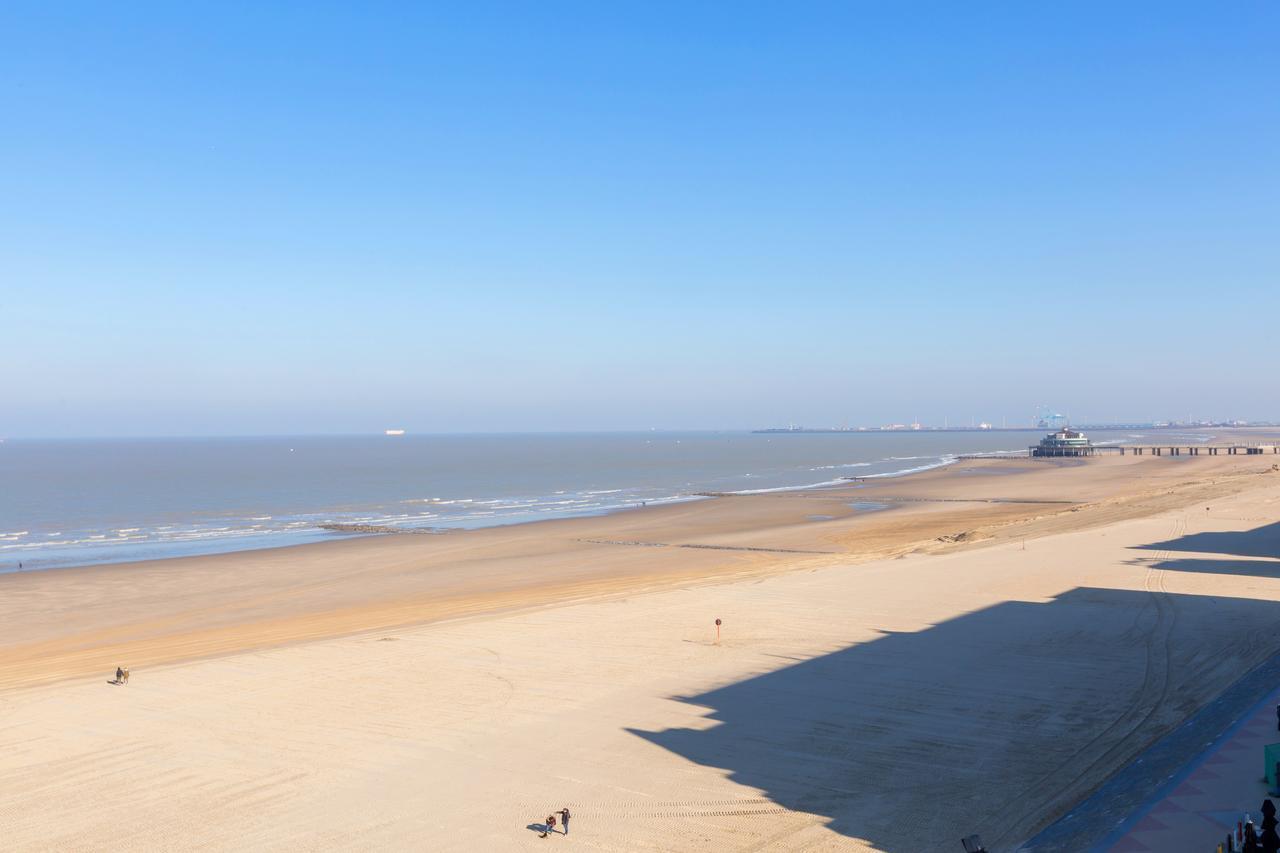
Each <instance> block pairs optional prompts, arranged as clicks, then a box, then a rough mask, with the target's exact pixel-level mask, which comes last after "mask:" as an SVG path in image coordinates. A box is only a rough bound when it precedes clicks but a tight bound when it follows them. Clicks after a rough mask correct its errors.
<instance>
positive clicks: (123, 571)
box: [0, 457, 1264, 689]
mask: <svg viewBox="0 0 1280 853" xmlns="http://www.w3.org/2000/svg"><path fill="white" fill-rule="evenodd" d="M1247 458H1248V457H1209V458H1207V459H1205V460H1204V461H1199V460H1197V461H1195V462H1193V463H1191V464H1192V465H1195V466H1198V468H1197V470H1199V471H1200V472H1201V473H1208V472H1210V471H1213V470H1221V471H1224V472H1232V471H1237V472H1238V471H1240V470H1245V469H1248V468H1250V467H1252V468H1257V469H1259V470H1264V469H1262V468H1261V467H1260V466H1259V465H1258V464H1256V462H1255V463H1254V464H1253V465H1252V466H1250V465H1249V464H1248V463H1241V462H1239V461H1236V462H1232V461H1230V460H1241V459H1247ZM1208 459H1213V460H1215V461H1214V462H1208ZM1217 460H1221V461H1217ZM1011 464H1012V465H1015V466H1017V467H1015V468H1011V467H1010V466H1011ZM1186 464H1187V463H1185V462H1176V461H1172V460H1166V459H1161V460H1153V459H1152V458H1151V457H1128V458H1127V461H1119V460H1093V461H1090V462H1089V463H1087V465H1086V464H1081V463H1078V462H1074V461H1066V462H1044V461H1036V462H1031V461H1029V460H1023V461H1021V462H1013V463H1011V462H1010V461H1009V460H1007V459H998V460H990V461H966V462H963V463H956V464H950V465H946V466H942V467H937V468H933V469H931V470H927V471H922V472H919V473H916V474H912V475H908V476H903V477H896V478H881V479H873V480H871V481H870V482H867V481H861V482H854V483H849V484H847V485H844V486H831V487H824V488H818V489H800V490H786V491H780V492H767V493H757V494H746V495H735V496H727V497H721V498H717V499H706V500H698V501H688V502H679V503H671V504H663V505H659V506H649V507H643V508H633V509H630V510H625V511H620V512H616V513H610V514H607V515H597V516H584V517H574V518H561V519H545V520H540V521H536V522H529V523H525V524H516V525H503V526H495V527H487V528H479V529H473V530H463V531H458V532H456V533H451V534H449V535H444V536H421V535H412V534H378V535H353V536H340V537H338V538H335V539H332V540H327V541H322V542H315V543H308V544H300V545H288V546H281V547H278V548H266V549H254V550H248V551H236V552H226V553H220V554H212V555H201V556H196V557H173V558H166V559H158V560H149V561H141V562H121V563H109V564H97V565H89V566H77V567H67V568H61V569H57V570H56V571H51V572H46V571H34V572H22V573H8V574H5V575H0V624H5V623H6V622H7V623H8V624H9V625H10V626H11V628H10V630H8V631H0V650H3V651H5V652H6V655H5V656H4V659H3V660H0V689H4V688H5V687H15V686H21V685H25V684H31V683H45V682H50V681H57V680H61V679H64V678H74V677H77V676H80V675H83V674H87V673H88V672H92V671H96V670H97V669H100V668H102V667H104V666H108V667H109V666H113V664H111V663H110V662H111V661H113V660H117V659H126V660H130V661H132V662H134V664H135V665H145V666H154V665H158V664H167V663H173V662H180V661H183V660H192V659H197V658H201V657H207V656H210V655H221V654H232V653H235V652H237V651H243V650H247V649H261V648H268V647H272V646H277V645H281V644H287V643H292V642H298V641H306V640H313V639H317V638H322V637H333V636H343V635H350V634H354V633H360V632H364V631H376V630H380V629H383V628H386V627H389V626H404V625H411V624H423V623H427V622H434V621H439V620H441V619H451V618H456V617H458V616H465V615H479V614H487V613H494V612H500V611H505V610H509V609H511V608H513V607H517V608H523V607H537V606H544V605H547V604H554V603H557V602H561V601H564V600H580V599H582V598H584V597H587V598H589V597H593V596H595V597H608V596H612V595H625V594H631V593H634V592H637V591H645V590H652V589H662V588H669V587H678V586H688V585H690V584H706V583H723V582H726V581H730V580H733V579H735V578H742V577H747V576H767V575H772V574H779V573H785V572H789V571H795V570H800V569H804V568H813V567H816V566H820V565H830V564H833V563H840V564H846V565H852V564H857V563H862V562H866V561H868V560H872V559H877V558H882V557H892V556H899V555H901V554H906V553H936V552H939V551H944V550H950V549H956V548H966V547H975V546H979V547H980V546H981V545H982V544H983V543H984V542H987V543H990V542H995V541H999V540H1001V539H1004V538H1007V537H1009V536H1011V535H1015V533H1016V535H1020V536H1024V537H1036V536H1040V535H1047V534H1049V533H1053V532H1057V531H1060V530H1071V529H1079V528H1082V527H1084V526H1087V525H1088V524H1089V523H1090V521H1091V519H1092V518H1094V517H1095V516H1096V519H1097V520H1096V522H1095V523H1106V522H1107V521H1109V520H1113V519H1114V518H1117V517H1123V516H1124V515H1125V514H1126V513H1128V514H1131V515H1132V514H1139V515H1140V514H1142V513H1144V512H1150V511H1153V510H1149V509H1147V508H1146V507H1145V506H1144V505H1140V504H1138V505H1129V506H1126V504H1125V502H1126V501H1129V503H1130V504H1132V500H1131V498H1132V497H1133V496H1134V495H1138V496H1141V495H1143V494H1146V493H1151V492H1153V489H1152V487H1153V486H1155V487H1156V488H1155V491H1156V492H1160V491H1162V488H1161V484H1168V485H1177V483H1178V482H1179V481H1180V480H1182V479H1185V476H1184V475H1185V474H1186V473H1189V470H1188V469H1186V468H1185V467H1182V466H1185V465H1186ZM993 468H994V469H996V471H997V472H998V473H992V469H993ZM1130 469H1133V470H1142V471H1144V472H1146V473H1143V474H1142V475H1141V477H1138V478H1137V479H1135V478H1134V477H1133V476H1131V474H1132V471H1131V470H1130ZM1230 476H1235V475H1234V474H1233V475H1230ZM1144 479H1145V480H1150V482H1143V480H1144ZM1233 487H1234V486H1231V485H1230V484H1228V486H1226V488H1233ZM1064 489H1065V490H1066V491H1063V490H1064ZM1019 492H1020V493H1019ZM1046 496H1047V497H1046ZM1046 499H1048V500H1053V501H1059V503H1045V502H1044V501H1045V500H1046ZM1150 499H1151V503H1152V505H1153V506H1164V505H1165V504H1166V503H1167V501H1168V496H1167V495H1158V496H1150ZM1117 501H1118V503H1117ZM868 503H877V504H888V506H889V507H890V510H891V511H886V510H884V509H879V508H875V509H867V508H862V509H859V508H858V507H859V505H861V506H862V507H866V506H867V504H868ZM1089 504H1098V507H1096V508H1095V509H1096V510H1098V511H1096V512H1094V513H1088V512H1084V513H1082V512H1078V511H1076V510H1077V509H1078V507H1079V506H1084V505H1089ZM1015 529H1016V530H1015ZM1011 531H1013V532H1011ZM655 546H662V547H655ZM87 600H92V601H94V602H95V605H96V607H95V609H93V610H91V611H89V612H86V609H85V604H84V602H86V601H87ZM53 615H57V617H58V618H61V619H66V620H69V622H70V623H71V624H75V625H76V626H77V630H75V631H71V632H68V631H66V630H63V629H61V623H59V622H57V621H51V619H50V618H49V617H50V616H53Z"/></svg>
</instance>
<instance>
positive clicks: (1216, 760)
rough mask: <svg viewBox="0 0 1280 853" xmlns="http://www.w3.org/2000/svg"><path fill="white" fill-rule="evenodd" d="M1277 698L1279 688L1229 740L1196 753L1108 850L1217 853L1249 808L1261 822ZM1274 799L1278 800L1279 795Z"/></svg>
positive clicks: (1278, 734) (1276, 734)
mask: <svg viewBox="0 0 1280 853" xmlns="http://www.w3.org/2000/svg"><path fill="white" fill-rule="evenodd" d="M1277 702H1280V690H1277V691H1276V692H1274V693H1273V694H1272V695H1271V696H1270V697H1268V698H1267V701H1265V702H1264V703H1263V704H1262V705H1261V706H1260V707H1259V708H1258V710H1257V711H1255V712H1254V713H1253V714H1252V715H1251V716H1250V718H1249V720H1248V721H1247V722H1246V723H1245V724H1244V725H1241V726H1239V727H1237V728H1236V729H1235V731H1234V732H1232V733H1231V735H1230V736H1229V737H1228V738H1227V739H1226V740H1225V741H1222V742H1219V743H1217V744H1215V745H1214V746H1213V747H1211V748H1210V749H1208V750H1206V751H1205V752H1203V753H1201V754H1200V755H1199V756H1197V757H1196V758H1195V760H1194V761H1192V762H1191V763H1190V764H1189V765H1188V766H1187V768H1186V770H1185V771H1184V772H1185V774H1186V775H1185V776H1184V777H1183V781H1182V782H1181V783H1180V784H1178V785H1176V786H1175V787H1174V788H1173V789H1172V790H1171V791H1165V792H1163V793H1162V794H1158V795H1156V797H1155V798H1154V799H1152V800H1151V801H1149V802H1148V803H1147V804H1146V805H1145V806H1143V808H1142V809H1140V810H1139V811H1138V812H1136V813H1135V817H1134V819H1133V822H1132V823H1131V824H1130V826H1129V827H1128V829H1127V830H1126V831H1125V833H1124V834H1123V835H1122V836H1120V838H1119V839H1118V840H1117V841H1116V842H1115V843H1114V844H1112V845H1111V846H1109V847H1107V848H1105V849H1106V850H1109V851H1112V853H1130V852H1131V851H1132V853H1137V851H1144V850H1150V851H1157V850H1158V851H1161V853H1214V851H1216V850H1217V847H1218V843H1219V842H1222V841H1224V840H1225V838H1226V834H1227V832H1228V831H1233V832H1234V830H1235V828H1236V822H1237V821H1241V820H1244V816H1245V813H1248V814H1249V815H1250V816H1251V817H1252V818H1253V820H1254V821H1255V823H1260V822H1261V820H1262V815H1261V813H1260V812H1259V807H1260V806H1261V805H1262V801H1263V800H1264V799H1266V797H1267V785H1266V782H1265V781H1263V779H1262V764H1263V759H1262V748H1263V747H1264V746H1266V745H1267V744H1271V743H1280V731H1277V730H1276V712H1275V706H1276V703H1277ZM1210 768H1212V769H1210ZM1276 802H1277V805H1280V797H1277V798H1276ZM1157 816H1158V819H1157ZM1259 829H1261V827H1260V826H1259Z"/></svg>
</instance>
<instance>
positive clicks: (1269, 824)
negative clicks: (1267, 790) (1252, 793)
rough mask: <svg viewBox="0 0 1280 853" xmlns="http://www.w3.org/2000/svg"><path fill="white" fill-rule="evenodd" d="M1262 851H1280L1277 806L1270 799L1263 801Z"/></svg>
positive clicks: (1266, 852) (1277, 852)
mask: <svg viewBox="0 0 1280 853" xmlns="http://www.w3.org/2000/svg"><path fill="white" fill-rule="evenodd" d="M1259 841H1261V842H1262V846H1261V850H1262V853H1280V835H1276V807H1275V804H1274V803H1272V802H1271V801H1270V800H1263V801H1262V837H1261V838H1260V839H1259Z"/></svg>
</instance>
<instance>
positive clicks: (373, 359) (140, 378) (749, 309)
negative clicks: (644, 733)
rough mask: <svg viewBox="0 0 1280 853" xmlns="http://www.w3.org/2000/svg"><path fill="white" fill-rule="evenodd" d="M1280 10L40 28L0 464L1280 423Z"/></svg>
mask: <svg viewBox="0 0 1280 853" xmlns="http://www.w3.org/2000/svg"><path fill="white" fill-rule="evenodd" d="M1277 42H1280V7H1278V6H1276V5H1275V4H1267V3H1260V2H1251V3H1241V4H1234V5H1231V6H1227V7H1221V6H1219V7H1202V6H1194V5H1170V4H1163V3H1162V4H1154V3H1152V4H1144V3H1135V4H1125V5H1123V6H1116V5H1114V4H1102V3H1083V4H1071V5H1069V6H1053V7H1049V6H1025V7H1014V8H1008V7H1001V8H997V7H995V6H991V7H981V6H978V7H975V6H963V7H960V6H955V5H952V4H922V5H914V6H912V7H910V8H907V7H872V6H869V5H868V6H862V5H852V4H822V3H818V4H809V5H805V6H803V7H786V8H783V7H777V6H773V5H769V4H746V5H740V6H735V7H733V8H732V9H715V8H712V7H706V8H690V7H688V6H687V5H684V4H651V5H646V6H644V7H642V8H627V9H617V8H614V9H606V8H600V7H598V6H595V5H591V4H546V5H540V6H538V7H536V8H526V7H519V6H515V7H512V6H503V5H488V4H473V5H468V6H467V7H465V8H455V9H424V8H419V7H416V6H413V5H399V4H394V3H390V4H378V5H373V6H359V7H348V8H342V7H323V8H322V7H314V6H310V5H305V6H288V5H283V6H270V7H264V6H260V5H236V4H221V5H218V6H216V7H200V8H195V7H186V6H182V7H174V6H166V5H163V4H154V5H152V4H146V3H143V4H133V5H130V6H129V7H127V8H116V7H111V8H106V7H101V6H97V5H94V4H76V3H72V4H69V5H68V4H62V5H58V6H57V7H48V6H47V5H42V4H32V3H19V4H16V5H14V6H13V7H11V8H10V9H8V13H7V15H6V27H5V28H4V32H3V33H0V48H2V49H0V72H2V73H3V74H4V76H5V79H6V80H8V81H10V85H8V86H6V87H4V89H3V90H2V91H0V108H2V109H3V111H4V115H5V116H6V119H7V121H6V132H5V134H3V135H0V189H2V190H3V192H4V194H5V197H6V199H7V200H8V202H9V203H8V204H6V205H5V206H4V207H3V208H2V209H0V225H3V228H2V229H0V280H3V282H4V284H3V285H0V316H3V318H4V320H5V322H4V331H5V341H4V351H3V356H0V389H3V395H4V396H3V398H2V399H3V405H0V436H8V437H31V438H37V437H84V436H94V437H111V436H130V437H135V436H136V437H145V436H201V435H293V434H367V433H376V432H381V431H382V430H384V429H387V428H393V427H395V428H405V429H407V430H409V431H411V432H417V433H447V434H458V433H476V432H559V431H584V432H593V431H614V430H644V429H649V428H655V427H656V428H662V429H669V430H707V429H711V430H716V429H725V430H741V429H758V428H767V427H776V426H785V425H787V424H789V423H796V424H803V425H806V426H810V427H828V426H835V425H844V424H849V425H866V426H875V425H880V424H886V423H910V422H911V421H912V420H915V419H919V420H920V421H921V422H924V423H928V424H934V425H940V424H941V423H943V421H944V419H950V421H951V423H953V424H957V423H959V424H963V423H967V422H968V421H969V420H970V419H978V420H982V419H985V420H988V421H990V422H992V423H995V424H997V425H998V424H1000V423H1001V421H1002V419H1007V420H1008V423H1009V424H1010V425H1014V424H1022V423H1027V422H1029V421H1030V420H1031V418H1032V416H1033V414H1034V411H1035V408H1036V406H1038V405H1041V404H1044V405H1048V406H1050V407H1052V408H1053V409H1054V410H1056V411H1058V412H1063V413H1065V414H1069V415H1070V416H1071V417H1072V419H1073V420H1075V421H1077V422H1087V421H1093V422H1149V421H1152V420H1166V419H1184V418H1187V417H1188V416H1189V417H1191V418H1193V419H1204V418H1212V419H1242V420H1280V402H1278V398H1280V393H1278V392H1280V380H1278V379H1277V378H1276V376H1275V373H1274V371H1273V370H1271V369H1270V365H1271V364H1273V363H1274V355H1273V352H1274V348H1275V345H1274V340H1275V333H1274V325H1275V319H1276V317H1277V309H1280V287H1278V286H1277V284H1276V282H1275V280H1274V279H1275V274H1276V271H1277V270H1280V240H1277V239H1276V234H1277V233H1280V201H1278V200H1280V160H1277V158H1276V156H1275V152H1276V151H1277V150H1280V114H1277V112H1276V110H1275V109H1274V108H1272V107H1271V106H1270V105H1271V104H1272V103H1273V101H1274V92H1275V91H1276V90H1277V86H1280V52H1277V51H1276V50H1275V45H1276V44H1277Z"/></svg>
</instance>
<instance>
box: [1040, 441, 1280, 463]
mask: <svg viewBox="0 0 1280 853" xmlns="http://www.w3.org/2000/svg"><path fill="white" fill-rule="evenodd" d="M1107 453H1110V454H1118V455H1120V456H1124V455H1125V454H1126V453H1131V454H1133V455H1134V456H1144V455H1145V456H1261V455H1263V454H1280V444H1091V445H1088V446H1087V447H1054V448H1045V447H1041V446H1040V445H1032V446H1031V447H1029V448H1027V455H1028V456H1030V457H1032V458H1033V459H1055V458H1065V457H1078V456H1102V455H1103V454H1107ZM1018 458H1021V457H1018Z"/></svg>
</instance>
